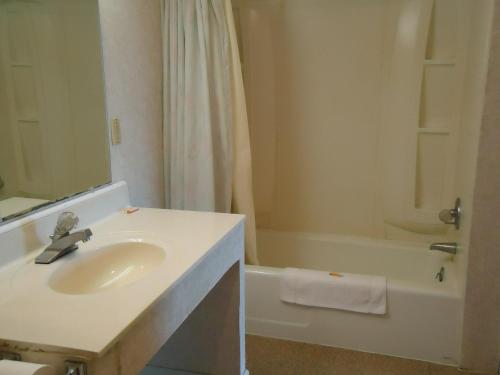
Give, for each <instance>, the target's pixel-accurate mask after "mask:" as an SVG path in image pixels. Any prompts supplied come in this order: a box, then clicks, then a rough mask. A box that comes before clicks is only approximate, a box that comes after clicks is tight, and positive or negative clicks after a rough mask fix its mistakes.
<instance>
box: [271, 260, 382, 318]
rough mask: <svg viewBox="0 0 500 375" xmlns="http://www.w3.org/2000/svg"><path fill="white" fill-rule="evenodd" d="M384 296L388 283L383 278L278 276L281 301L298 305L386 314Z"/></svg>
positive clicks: (300, 272) (307, 273)
mask: <svg viewBox="0 0 500 375" xmlns="http://www.w3.org/2000/svg"><path fill="white" fill-rule="evenodd" d="M335 275H336V276H335ZM386 296H387V280H386V278H385V277H383V276H369V275H355V274H350V273H340V274H339V273H333V272H332V273H330V272H325V271H313V270H305V269H299V268H286V269H285V271H284V272H283V274H282V276H281V292H280V299H281V300H282V301H284V302H289V303H296V304H299V305H306V306H316V307H326V308H332V309H340V310H348V311H356V312H360V313H368V314H385V312H386V304H387V297H386Z"/></svg>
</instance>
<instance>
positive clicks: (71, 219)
mask: <svg viewBox="0 0 500 375" xmlns="http://www.w3.org/2000/svg"><path fill="white" fill-rule="evenodd" d="M79 221H80V219H78V216H76V215H75V214H74V213H73V212H63V213H61V214H60V215H59V217H58V218H57V224H56V227H55V228H54V234H52V235H51V236H50V238H51V239H52V240H57V239H59V238H61V237H64V236H65V235H66V234H67V233H69V232H71V231H72V230H73V229H74V228H76V226H77V225H78V222H79Z"/></svg>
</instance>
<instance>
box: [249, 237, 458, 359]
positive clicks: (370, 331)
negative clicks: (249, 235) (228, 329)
mask: <svg viewBox="0 0 500 375" xmlns="http://www.w3.org/2000/svg"><path fill="white" fill-rule="evenodd" d="M258 244H259V256H260V261H261V264H263V266H247V269H246V283H247V284H246V285H247V301H246V303H247V307H246V309H247V314H246V316H247V318H246V319H247V332H248V333H250V334H255V335H260V336H267V337H276V338H283V339H290V340H295V341H302V342H308V343H315V344H322V345H329V346H334V347H341V348H349V349H354V350H360V351H366V352H373V353H380V354H387V355H394V356H398V357H405V358H413V359H421V360H426V361H431V362H439V363H447V364H457V359H458V354H459V327H460V307H461V299H460V295H459V292H458V289H457V281H456V273H455V264H454V263H453V261H452V258H451V257H450V256H448V255H445V254H442V253H437V252H431V251H429V250H427V249H426V247H424V246H416V245H410V244H404V243H394V242H393V241H384V240H371V239H360V238H350V237H344V236H331V235H328V236H321V235H307V234H296V233H287V232H275V231H262V230H261V231H259V234H258ZM441 266H443V267H445V279H444V281H443V282H439V281H438V280H436V279H435V274H436V273H437V272H438V271H439V269H440V267H441ZM284 267H300V268H309V269H316V270H325V271H338V272H351V273H360V274H372V275H385V276H386V277H387V284H388V295H387V299H388V302H387V303H388V313H387V314H386V315H384V316H377V315H368V314H360V313H354V312H347V311H340V310H332V309H323V308H315V307H305V306H299V305H293V304H287V303H283V302H281V301H280V299H279V279H280V274H281V272H283V268H284Z"/></svg>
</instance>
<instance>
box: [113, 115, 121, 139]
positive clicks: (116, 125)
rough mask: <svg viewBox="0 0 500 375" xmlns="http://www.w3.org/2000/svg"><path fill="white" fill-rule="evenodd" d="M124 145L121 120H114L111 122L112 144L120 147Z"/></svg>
mask: <svg viewBox="0 0 500 375" xmlns="http://www.w3.org/2000/svg"><path fill="white" fill-rule="evenodd" d="M120 143H122V131H121V127H120V120H118V119H117V118H114V119H113V120H112V121H111V144H112V145H119V144H120Z"/></svg>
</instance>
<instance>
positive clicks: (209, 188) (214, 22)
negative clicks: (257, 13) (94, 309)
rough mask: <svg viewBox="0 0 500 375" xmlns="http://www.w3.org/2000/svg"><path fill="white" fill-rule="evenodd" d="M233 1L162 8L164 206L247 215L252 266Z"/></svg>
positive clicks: (198, 0)
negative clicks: (165, 204)
mask: <svg viewBox="0 0 500 375" xmlns="http://www.w3.org/2000/svg"><path fill="white" fill-rule="evenodd" d="M236 40H237V38H236V35H235V27H234V20H233V15H232V7H231V0H164V3H163V50H164V112H165V113H164V149H165V155H164V157H165V179H166V183H165V186H166V202H167V205H168V207H170V208H176V209H186V210H199V211H216V212H231V211H232V212H236V213H241V214H245V215H246V222H245V232H246V233H245V255H246V259H247V262H249V263H251V264H257V263H258V259H257V251H256V240H255V214H254V207H253V194H252V170H251V156H250V139H249V130H248V120H247V112H246V105H245V96H244V91H243V81H242V77H241V67H240V61H239V54H238V46H237V42H236Z"/></svg>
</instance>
